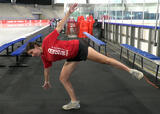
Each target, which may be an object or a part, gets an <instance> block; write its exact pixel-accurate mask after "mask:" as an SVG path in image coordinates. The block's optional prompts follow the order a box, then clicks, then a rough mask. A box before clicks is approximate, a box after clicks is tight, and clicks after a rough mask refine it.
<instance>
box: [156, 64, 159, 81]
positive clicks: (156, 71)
mask: <svg viewBox="0 0 160 114" xmlns="http://www.w3.org/2000/svg"><path fill="white" fill-rule="evenodd" d="M158 71H159V65H157V70H156V82H157V78H158Z"/></svg>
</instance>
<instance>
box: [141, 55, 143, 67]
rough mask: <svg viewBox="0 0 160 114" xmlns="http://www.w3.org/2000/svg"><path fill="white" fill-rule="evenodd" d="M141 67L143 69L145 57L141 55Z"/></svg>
mask: <svg viewBox="0 0 160 114" xmlns="http://www.w3.org/2000/svg"><path fill="white" fill-rule="evenodd" d="M141 67H142V69H143V57H141Z"/></svg>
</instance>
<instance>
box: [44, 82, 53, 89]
mask: <svg viewBox="0 0 160 114" xmlns="http://www.w3.org/2000/svg"><path fill="white" fill-rule="evenodd" d="M42 87H43V88H44V89H45V90H47V89H49V88H51V84H50V83H49V82H44V85H43V86H42Z"/></svg>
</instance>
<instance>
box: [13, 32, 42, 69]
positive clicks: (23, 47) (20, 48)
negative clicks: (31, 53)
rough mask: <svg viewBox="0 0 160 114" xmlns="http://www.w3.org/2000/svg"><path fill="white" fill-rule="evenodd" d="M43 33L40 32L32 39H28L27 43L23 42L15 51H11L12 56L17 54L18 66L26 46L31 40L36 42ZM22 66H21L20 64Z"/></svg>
mask: <svg viewBox="0 0 160 114" xmlns="http://www.w3.org/2000/svg"><path fill="white" fill-rule="evenodd" d="M42 36H43V35H42V34H39V35H37V36H35V37H33V38H31V39H30V40H28V41H27V42H26V43H25V44H23V45H22V46H21V47H19V48H17V49H16V50H15V51H14V52H12V53H11V56H16V66H20V65H19V64H20V63H19V57H20V55H21V54H22V53H23V52H24V51H25V49H26V46H27V44H28V43H29V42H35V41H37V39H39V38H40V39H41V38H42ZM20 67H21V66H20Z"/></svg>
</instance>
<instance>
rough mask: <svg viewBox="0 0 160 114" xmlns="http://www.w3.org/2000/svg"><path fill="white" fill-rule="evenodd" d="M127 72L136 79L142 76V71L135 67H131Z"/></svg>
mask: <svg viewBox="0 0 160 114" xmlns="http://www.w3.org/2000/svg"><path fill="white" fill-rule="evenodd" d="M129 73H130V74H132V76H133V77H136V78H137V79H138V80H140V79H142V78H143V73H142V72H140V71H138V70H136V69H131V70H130V71H129Z"/></svg>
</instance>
